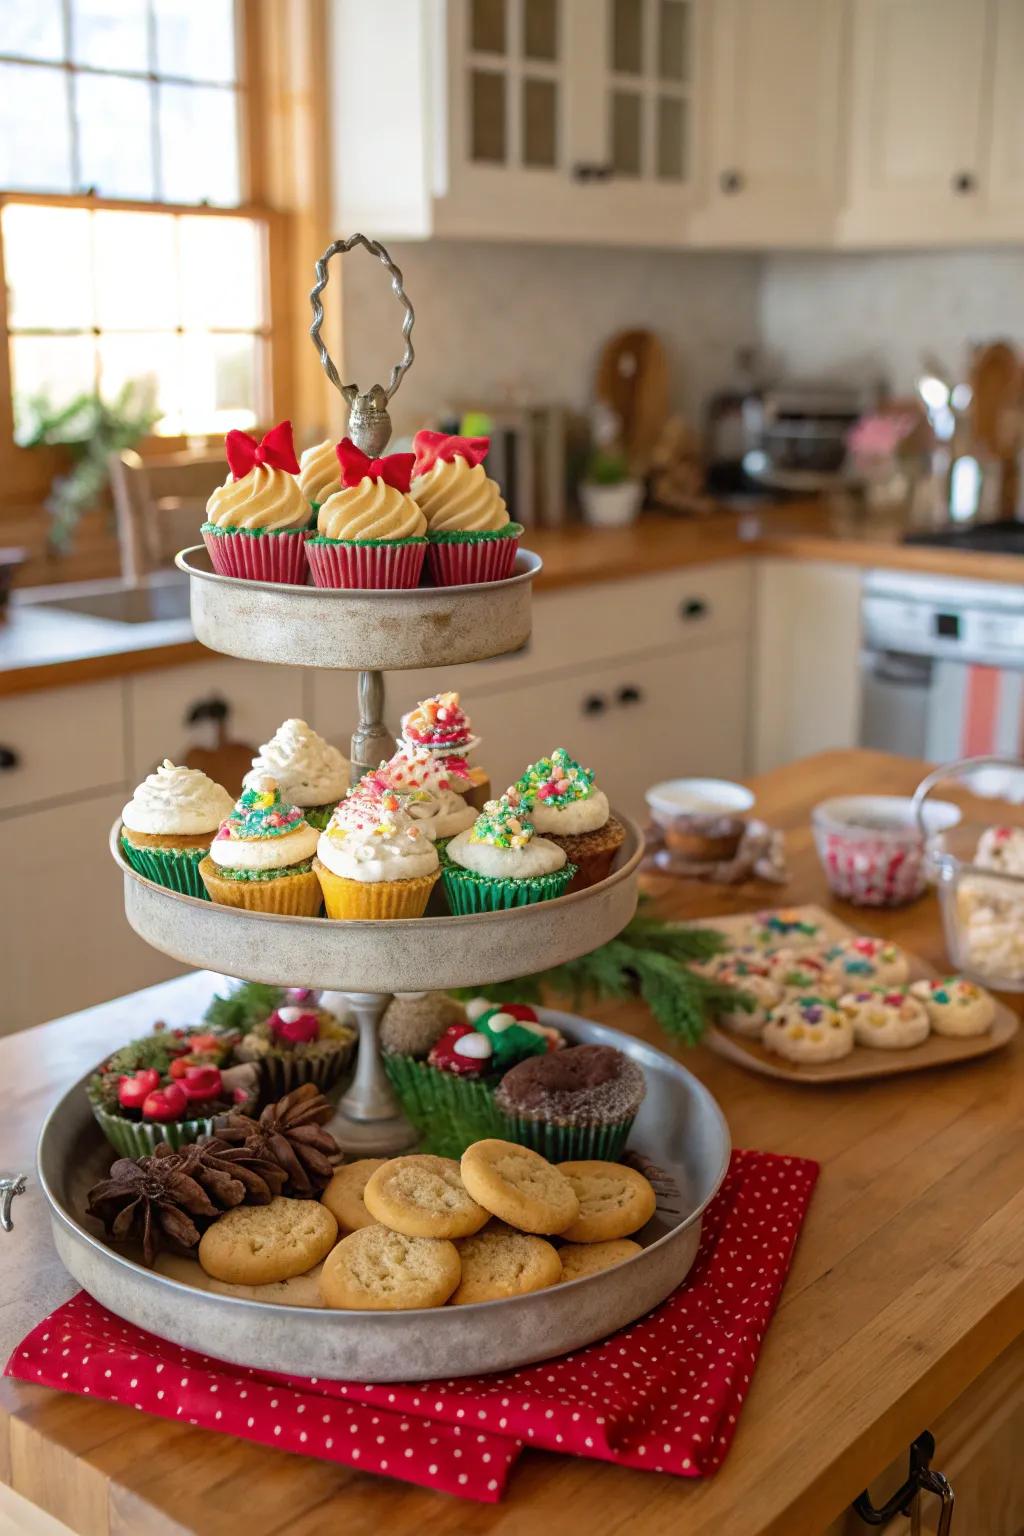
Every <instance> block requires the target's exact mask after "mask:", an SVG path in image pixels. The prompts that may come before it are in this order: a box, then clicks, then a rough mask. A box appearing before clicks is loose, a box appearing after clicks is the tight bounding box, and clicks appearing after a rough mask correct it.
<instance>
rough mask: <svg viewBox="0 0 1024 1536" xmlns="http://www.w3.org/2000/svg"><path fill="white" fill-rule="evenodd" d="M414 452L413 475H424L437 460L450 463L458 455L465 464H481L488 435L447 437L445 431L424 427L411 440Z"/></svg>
mask: <svg viewBox="0 0 1024 1536" xmlns="http://www.w3.org/2000/svg"><path fill="white" fill-rule="evenodd" d="M412 446H413V448H414V449H415V452H416V465H415V468H414V469H413V474H414V475H425V474H426V473H427V470H428V469H433V467H434V465H435V464H437V463H438V462H439V461H440V462H441V463H443V464H450V463H451V462H452V460H453V459H454V458H455V457H456V456H458V457H460V458H463V459H465V461H466V463H467V464H482V463H483V461H484V459H486V457H487V451H488V449H489V448H490V446H491V440H490V438H489V437H449V435H448V433H447V432H428V431H427V429H426V427H424V428H423V430H422V431H420V432H417V433H416V436H415V437H414V438H413V440H412Z"/></svg>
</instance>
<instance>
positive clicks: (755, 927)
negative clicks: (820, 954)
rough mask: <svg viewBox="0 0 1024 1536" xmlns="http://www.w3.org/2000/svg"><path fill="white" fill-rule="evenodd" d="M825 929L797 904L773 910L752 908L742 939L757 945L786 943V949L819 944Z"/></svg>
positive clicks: (768, 945)
mask: <svg viewBox="0 0 1024 1536" xmlns="http://www.w3.org/2000/svg"><path fill="white" fill-rule="evenodd" d="M825 936H826V935H825V930H824V929H823V928H822V926H821V924H820V923H818V922H815V920H814V918H812V917H808V916H807V915H806V913H805V912H802V911H801V910H800V908H799V907H792V908H780V909H779V910H778V911H776V912H755V913H754V916H753V917H752V918H751V920H750V926H749V927H748V928H747V929H746V930H745V931H744V934H743V942H744V943H745V944H754V945H756V946H757V947H758V948H759V949H774V948H775V947H776V946H781V945H783V944H785V945H786V946H787V947H788V948H789V949H798V948H799V949H804V948H809V947H810V946H811V945H813V944H820V943H821V942H822V940H823V939H824V938H825Z"/></svg>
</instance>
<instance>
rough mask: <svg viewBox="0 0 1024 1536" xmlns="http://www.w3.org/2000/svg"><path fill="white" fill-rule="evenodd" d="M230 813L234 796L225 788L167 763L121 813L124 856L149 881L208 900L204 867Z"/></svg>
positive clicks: (193, 770)
mask: <svg viewBox="0 0 1024 1536" xmlns="http://www.w3.org/2000/svg"><path fill="white" fill-rule="evenodd" d="M230 811H231V796H230V795H229V794H228V792H227V790H226V789H224V788H223V787H222V786H221V785H220V784H215V783H214V781H213V780H212V779H210V778H207V776H206V774H205V773H203V772H202V771H201V770H200V769H199V768H179V767H177V766H176V765H175V764H174V763H172V762H171V761H170V759H169V758H165V759H164V761H163V762H162V763H161V764H160V766H159V768H157V769H155V770H154V772H153V773H151V774H148V775H147V777H146V778H145V779H144V780H143V781H142V783H141V784H140V785H139V786H138V788H137V789H136V791H135V793H134V794H133V795H132V798H131V799H130V800H129V802H128V804H127V805H126V806H125V808H124V810H123V811H122V812H121V852H122V853H123V854H124V857H125V859H126V861H127V862H128V863H129V864H130V865H131V867H132V869H134V870H135V871H136V872H137V873H138V874H140V875H144V876H145V878H146V879H147V880H152V881H153V882H154V883H155V884H156V885H162V886H164V887H165V889H167V890H169V891H180V892H181V894H182V895H184V896H198V897H200V898H202V899H203V900H205V899H206V890H205V888H204V886H203V882H202V880H201V879H200V878H199V866H200V864H201V863H202V861H203V860H204V859H205V858H206V856H207V854H208V853H209V851H210V844H211V843H212V842H213V839H214V836H215V834H216V832H217V829H218V827H219V826H220V824H221V822H222V821H223V820H224V817H225V816H227V815H229V814H230Z"/></svg>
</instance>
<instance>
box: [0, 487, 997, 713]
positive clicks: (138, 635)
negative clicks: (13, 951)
mask: <svg viewBox="0 0 1024 1536" xmlns="http://www.w3.org/2000/svg"><path fill="white" fill-rule="evenodd" d="M899 533H900V530H899V529H898V528H896V527H893V526H889V525H884V524H881V525H876V524H874V523H871V522H863V521H856V522H855V521H852V520H851V519H850V518H849V517H847V516H843V515H840V514H837V513H835V512H833V511H831V510H830V509H829V508H828V507H827V506H826V505H824V504H823V503H822V502H820V501H807V502H803V501H800V502H789V503H786V504H785V505H782V506H771V505H768V506H766V507H763V508H760V509H758V510H756V511H751V512H744V513H742V514H740V513H736V512H725V511H719V512H714V513H711V514H710V515H708V516H707V517H703V518H674V517H668V516H665V515H663V514H659V513H645V514H644V515H643V516H642V517H641V518H640V520H639V522H637V523H635V524H634V525H633V526H632V527H630V528H618V529H602V530H594V529H590V528H584V527H582V526H581V525H579V524H572V525H570V526H568V527H566V528H565V529H561V530H544V529H530V530H528V532H527V534H526V535H525V538H524V543H525V544H527V545H528V546H529V548H531V549H534V550H536V551H537V553H538V554H539V555H540V556H541V558H542V559H543V561H544V569H543V570H542V572H541V574H540V576H539V577H538V578H537V581H536V583H535V588H536V590H537V591H538V592H548V591H554V590H558V589H561V588H566V587H573V586H584V585H587V584H590V583H596V582H603V581H615V580H622V579H623V578H626V577H637V576H645V575H653V574H655V573H658V572H663V571H666V570H672V569H682V568H684V567H686V566H691V565H709V564H715V563H718V562H721V561H726V560H742V559H750V558H754V557H764V556H771V557H774V558H779V559H790V560H823V561H831V562H834V563H839V564H845V565H854V566H861V567H864V568H867V567H872V566H881V567H884V568H886V569H889V570H906V571H917V572H925V573H931V574H934V575H939V576H960V577H971V578H973V579H977V580H983V581H1001V582H1021V581H1024V557H1022V556H1019V555H989V554H974V553H972V552H970V551H963V550H949V549H937V548H923V547H921V546H919V545H917V546H908V545H905V544H900V542H899ZM204 658H205V659H208V658H209V652H208V651H207V650H206V649H205V647H204V646H201V645H200V644H199V643H198V641H196V640H194V639H192V638H191V637H190V631H189V629H188V625H187V621H179V622H178V623H177V624H176V625H172V624H166V623H165V624H160V625H157V624H145V625H138V624H119V623H113V622H110V621H105V620H102V619H93V618H90V619H85V618H80V617H78V616H76V615H73V614H70V613H67V612H54V611H53V610H49V609H42V608H32V607H31V606H29V605H27V604H24V603H22V602H20V601H19V602H18V603H16V604H15V605H13V606H12V608H11V610H10V614H9V617H8V619H7V622H6V623H0V696H2V695H4V694H12V693H24V692H31V691H34V690H36V689H40V688H60V687H65V686H67V685H68V684H70V683H76V682H85V681H97V680H99V679H102V678H107V677H120V676H124V675H125V674H127V673H131V672H140V671H147V670H150V669H153V668H160V667H171V666H181V665H183V664H185V663H187V662H190V661H198V660H202V659H204Z"/></svg>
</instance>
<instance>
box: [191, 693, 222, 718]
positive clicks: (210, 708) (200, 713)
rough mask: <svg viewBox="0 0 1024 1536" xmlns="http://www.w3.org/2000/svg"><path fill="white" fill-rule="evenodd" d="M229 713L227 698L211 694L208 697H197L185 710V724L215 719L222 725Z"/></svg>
mask: <svg viewBox="0 0 1024 1536" xmlns="http://www.w3.org/2000/svg"><path fill="white" fill-rule="evenodd" d="M230 713H231V705H230V704H229V703H228V701H227V699H222V698H221V697H220V696H219V695H218V694H211V695H210V697H209V698H208V699H199V700H197V702H196V703H195V704H192V705H191V706H190V707H189V708H188V709H187V710H186V712H185V724H186V725H199V724H200V723H201V722H202V721H203V720H216V721H217V722H218V724H220V725H223V724H224V722H225V721H226V720H227V718H228V715H229V714H230Z"/></svg>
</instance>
